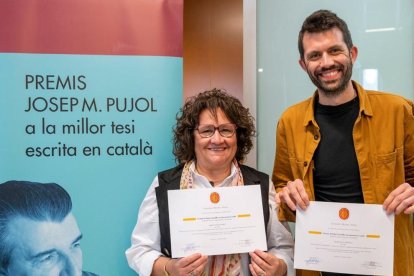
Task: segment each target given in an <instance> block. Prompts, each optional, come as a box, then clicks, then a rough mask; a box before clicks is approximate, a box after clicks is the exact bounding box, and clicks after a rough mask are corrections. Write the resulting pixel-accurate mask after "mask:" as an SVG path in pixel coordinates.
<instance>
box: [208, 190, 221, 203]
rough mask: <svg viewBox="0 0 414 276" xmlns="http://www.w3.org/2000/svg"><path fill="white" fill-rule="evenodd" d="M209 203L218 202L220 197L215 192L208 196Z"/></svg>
mask: <svg viewBox="0 0 414 276" xmlns="http://www.w3.org/2000/svg"><path fill="white" fill-rule="evenodd" d="M210 201H211V202H213V203H218V202H219V201H220V195H219V194H218V193H217V192H212V193H211V194H210Z"/></svg>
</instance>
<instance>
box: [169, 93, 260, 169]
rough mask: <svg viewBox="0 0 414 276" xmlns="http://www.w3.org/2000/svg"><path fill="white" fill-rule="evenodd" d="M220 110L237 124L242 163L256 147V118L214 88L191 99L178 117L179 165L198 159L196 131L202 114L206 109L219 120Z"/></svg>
mask: <svg viewBox="0 0 414 276" xmlns="http://www.w3.org/2000/svg"><path fill="white" fill-rule="evenodd" d="M217 108H220V109H221V110H222V111H223V112H224V114H225V115H226V116H227V118H228V119H229V120H230V121H231V123H233V124H236V125H237V130H236V135H237V136H236V137H237V151H236V156H235V158H236V160H237V161H238V162H241V161H243V160H244V158H245V156H246V155H247V154H248V153H249V152H250V150H251V149H252V147H253V142H252V138H253V137H254V135H255V134H256V131H255V127H254V119H253V116H252V115H251V114H250V112H249V109H248V108H245V107H244V106H243V105H242V104H241V102H240V101H239V100H238V99H237V98H235V97H233V96H231V95H229V94H227V93H226V92H224V91H222V90H220V89H216V88H214V89H212V90H209V91H204V92H202V93H199V94H198V95H196V96H193V97H190V98H188V99H187V100H186V102H185V104H184V106H183V107H182V108H181V109H180V111H179V112H178V114H177V116H176V119H177V124H176V125H175V127H174V129H173V132H174V141H173V143H174V149H173V153H174V155H175V158H176V160H177V161H178V162H187V161H190V160H192V159H196V156H195V149H194V130H195V129H196V128H197V126H198V122H199V116H200V113H201V112H202V111H203V110H206V109H207V110H209V111H210V112H211V114H213V116H214V117H216V118H217Z"/></svg>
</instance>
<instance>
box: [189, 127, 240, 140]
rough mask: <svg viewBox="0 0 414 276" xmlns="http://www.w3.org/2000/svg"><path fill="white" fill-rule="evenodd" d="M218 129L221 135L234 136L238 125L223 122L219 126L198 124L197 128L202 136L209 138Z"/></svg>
mask: <svg viewBox="0 0 414 276" xmlns="http://www.w3.org/2000/svg"><path fill="white" fill-rule="evenodd" d="M216 129H217V130H218V131H219V133H220V135H221V136H223V137H226V138H229V137H231V136H233V134H234V133H235V132H236V125H235V124H222V125H219V126H218V127H215V126H214V125H200V126H198V128H197V130H198V133H199V134H200V136H201V137H203V138H208V137H211V136H213V135H214V132H216Z"/></svg>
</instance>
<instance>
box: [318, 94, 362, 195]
mask: <svg viewBox="0 0 414 276" xmlns="http://www.w3.org/2000/svg"><path fill="white" fill-rule="evenodd" d="M358 112H359V101H358V97H356V98H354V99H353V100H351V101H349V102H346V103H344V104H341V105H338V106H326V105H321V104H319V103H316V104H315V119H316V121H317V123H318V125H319V127H320V132H321V140H320V142H319V145H318V148H317V149H316V151H315V154H314V156H313V160H314V165H315V166H314V172H313V175H314V179H313V180H314V187H315V198H316V200H317V201H329V202H348V203H363V202H364V198H363V195H362V189H361V181H360V175H359V167H358V161H357V157H356V153H355V148H354V141H353V138H352V130H353V128H354V124H355V120H356V118H357V117H358Z"/></svg>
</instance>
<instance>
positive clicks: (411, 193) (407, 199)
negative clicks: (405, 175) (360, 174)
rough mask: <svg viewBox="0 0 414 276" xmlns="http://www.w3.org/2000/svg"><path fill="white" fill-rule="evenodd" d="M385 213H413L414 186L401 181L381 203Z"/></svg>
mask: <svg viewBox="0 0 414 276" xmlns="http://www.w3.org/2000/svg"><path fill="white" fill-rule="evenodd" d="M382 206H383V207H384V210H386V211H387V214H391V213H392V212H394V213H395V214H396V215H398V214H400V213H401V212H404V214H407V215H409V214H413V213H414V187H412V186H411V185H410V184H408V183H403V184H401V185H400V186H398V187H397V188H396V189H395V190H394V191H392V192H391V193H390V194H389V195H388V197H387V198H386V199H385V201H384V204H383V205H382Z"/></svg>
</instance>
